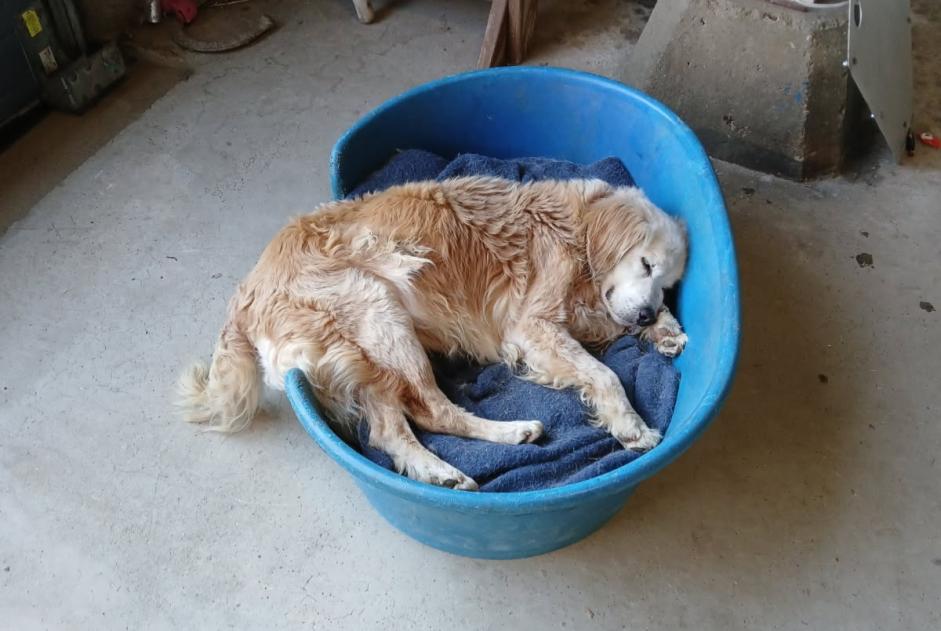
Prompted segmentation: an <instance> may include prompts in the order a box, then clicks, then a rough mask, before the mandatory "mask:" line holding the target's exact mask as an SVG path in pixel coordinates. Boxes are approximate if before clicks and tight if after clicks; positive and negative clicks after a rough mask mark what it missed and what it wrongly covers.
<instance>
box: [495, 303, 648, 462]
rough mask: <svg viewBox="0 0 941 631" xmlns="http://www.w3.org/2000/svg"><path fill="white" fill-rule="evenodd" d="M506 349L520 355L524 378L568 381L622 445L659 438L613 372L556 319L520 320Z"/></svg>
mask: <svg viewBox="0 0 941 631" xmlns="http://www.w3.org/2000/svg"><path fill="white" fill-rule="evenodd" d="M507 342H508V343H509V345H510V347H509V348H508V349H507V351H508V355H510V356H519V357H520V358H521V359H522V360H523V361H524V362H525V363H526V366H527V368H528V371H527V372H526V373H525V374H524V375H523V376H525V377H527V378H528V379H530V380H532V381H535V382H536V383H540V384H543V385H547V386H552V387H553V388H568V387H573V388H576V389H578V391H579V392H580V394H581V396H582V399H583V400H584V401H585V402H586V403H587V404H589V405H590V406H591V407H592V408H593V409H594V412H595V419H594V422H595V423H596V424H597V425H598V426H599V427H603V428H605V429H607V430H608V431H609V432H611V435H612V436H614V437H615V438H616V439H618V441H619V442H620V443H621V444H622V445H624V447H625V449H634V450H637V451H647V450H648V449H650V448H652V447H654V446H655V445H656V444H657V443H659V442H660V432H658V431H656V430H653V429H650V428H649V427H647V425H646V424H645V423H644V421H643V419H641V418H640V416H639V415H638V414H637V412H635V411H634V408H633V407H631V403H630V401H628V399H627V395H626V394H625V393H624V388H623V387H622V386H621V382H620V380H619V379H618V377H617V375H615V374H614V371H612V370H611V369H610V368H608V367H607V366H605V365H604V364H602V363H601V362H600V361H598V360H597V359H595V358H594V357H592V356H591V354H590V353H588V351H586V350H585V349H584V348H582V345H581V344H579V343H578V342H577V341H575V340H574V339H573V338H572V336H570V335H569V334H568V332H567V331H566V330H565V329H564V328H563V327H561V326H560V325H558V324H555V323H553V322H550V321H548V320H544V319H540V318H529V319H527V320H526V321H524V322H522V323H521V324H520V325H519V326H518V327H517V328H516V329H515V330H514V331H513V332H512V333H511V335H510V336H508V338H507Z"/></svg>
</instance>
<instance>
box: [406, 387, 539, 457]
mask: <svg viewBox="0 0 941 631" xmlns="http://www.w3.org/2000/svg"><path fill="white" fill-rule="evenodd" d="M422 399H423V401H422V403H421V404H420V405H412V406H409V413H410V414H411V416H412V420H414V421H415V424H416V425H418V426H419V427H421V428H422V429H424V430H426V431H429V432H437V433H441V434H451V435H452V436H464V437H466V438H477V439H479V440H486V441H489V442H491V443H503V444H506V445H518V444H520V443H531V442H534V441H536V440H538V439H539V437H540V436H542V432H543V427H542V423H540V422H539V421H491V420H488V419H485V418H480V417H479V416H474V415H473V414H471V413H470V412H468V411H467V410H465V409H463V408H461V407H459V406H457V405H455V404H454V403H452V402H451V401H450V400H449V399H448V398H447V397H446V396H445V395H444V393H443V392H441V390H439V389H438V387H437V386H436V385H435V384H434V380H432V381H431V385H430V387H429V386H425V387H424V388H423V396H422Z"/></svg>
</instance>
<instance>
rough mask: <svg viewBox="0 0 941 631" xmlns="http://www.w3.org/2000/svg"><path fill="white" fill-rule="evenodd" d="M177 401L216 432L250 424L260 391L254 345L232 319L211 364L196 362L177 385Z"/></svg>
mask: <svg viewBox="0 0 941 631" xmlns="http://www.w3.org/2000/svg"><path fill="white" fill-rule="evenodd" d="M177 395H178V399H177V405H178V406H179V408H180V409H181V411H182V413H183V418H185V419H186V420H187V421H189V422H191V423H209V424H210V425H209V427H208V429H209V430H210V431H216V432H238V431H241V430H243V429H245V428H247V427H248V426H249V425H250V424H251V422H252V419H253V418H254V417H255V413H256V412H257V411H258V403H259V398H260V395H261V383H260V381H259V374H258V362H257V358H256V353H255V347H254V346H253V345H252V343H251V341H249V339H248V338H247V337H246V336H245V334H244V333H243V332H242V331H241V330H239V328H238V327H237V326H236V325H235V323H233V322H232V321H231V320H230V321H229V322H228V323H226V325H225V327H224V328H223V329H222V333H221V334H220V335H219V342H218V343H217V344H216V350H215V351H214V352H213V354H212V366H211V367H207V366H206V363H205V362H196V363H194V364H193V365H192V366H190V367H189V368H188V369H187V370H186V371H185V372H184V373H183V374H182V375H181V376H180V381H179V383H178V385H177Z"/></svg>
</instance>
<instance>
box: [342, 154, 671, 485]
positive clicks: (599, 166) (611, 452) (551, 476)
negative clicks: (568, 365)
mask: <svg viewBox="0 0 941 631" xmlns="http://www.w3.org/2000/svg"><path fill="white" fill-rule="evenodd" d="M462 175H496V176H499V177H504V178H506V179H509V180H514V181H518V182H530V181H537V180H544V179H572V178H600V179H603V180H605V181H607V182H608V183H610V184H612V185H615V186H633V185H634V180H633V178H631V175H630V173H629V172H628V171H627V169H626V168H625V167H624V165H623V164H622V163H621V161H620V160H618V159H616V158H606V159H604V160H600V161H598V162H595V163H593V164H589V165H577V164H573V163H571V162H564V161H559V160H548V159H545V158H524V159H520V160H498V159H496V158H488V157H485V156H478V155H473V154H464V155H460V156H458V157H457V158H455V159H454V160H452V161H451V162H448V161H447V160H445V159H444V158H441V157H440V156H436V155H435V154H432V153H429V152H427V151H419V150H408V151H402V152H400V153H398V154H396V156H394V157H393V158H392V160H390V161H389V163H388V164H387V165H386V166H385V167H383V168H382V169H380V170H379V171H377V172H376V173H373V174H372V175H371V176H369V177H368V178H367V179H366V181H365V182H363V183H362V184H361V185H360V186H359V187H357V188H356V189H355V190H354V191H353V192H352V193H351V194H350V196H351V197H353V196H358V195H362V194H364V193H369V192H374V191H380V190H384V189H385V188H388V187H389V186H393V185H396V184H403V183H405V182H417V181H421V180H429V179H439V180H442V179H447V178H449V177H459V176H462ZM599 358H600V359H601V361H602V362H604V364H605V365H607V366H608V367H610V368H611V369H612V370H613V371H614V372H615V373H616V374H617V376H618V378H619V379H620V380H621V384H622V385H623V386H624V390H625V392H626V393H627V397H628V399H630V401H631V403H632V404H633V405H634V409H635V410H637V412H638V414H640V415H641V417H642V418H643V419H644V420H645V421H646V422H647V424H648V425H649V426H651V427H654V428H656V429H658V430H660V431H661V432H662V433H665V432H666V429H667V426H668V425H669V423H670V418H671V416H672V415H673V407H674V405H675V404H676V393H677V390H678V389H679V383H680V375H679V373H678V372H677V370H676V368H674V366H673V363H672V362H671V360H670V359H668V358H667V357H664V356H663V355H660V354H659V353H657V352H656V351H654V350H652V349H651V348H650V347H649V345H648V344H646V343H644V342H640V341H638V340H637V339H636V338H633V337H630V336H624V337H622V338H620V339H619V340H617V341H616V342H614V344H612V345H611V346H610V347H608V349H607V350H606V351H605V352H604V353H602V354H601V355H600V356H599ZM432 364H433V366H434V370H435V378H436V379H437V381H438V386H439V387H440V388H441V390H442V391H443V392H444V393H445V394H446V395H447V396H448V398H449V399H451V400H452V401H454V402H455V403H457V404H458V405H460V406H461V407H463V408H464V409H466V410H468V411H469V412H472V413H473V414H476V415H478V416H482V417H484V418H490V419H494V420H502V421H508V420H530V419H534V420H539V421H542V423H543V425H544V426H545V433H544V435H543V436H542V438H540V439H539V441H537V442H536V443H534V444H529V445H498V444H494V443H489V442H485V441H481V440H475V439H470V438H460V437H457V436H448V435H444V434H433V433H431V432H425V431H422V430H420V429H418V428H415V435H416V436H417V437H418V440H419V441H420V442H421V443H422V444H423V445H424V446H425V447H427V448H428V449H430V450H431V451H432V452H433V453H434V454H436V455H437V456H439V457H440V458H442V459H443V460H445V461H446V462H449V463H451V464H452V465H454V466H455V467H457V468H458V469H460V470H461V471H463V472H464V473H465V474H467V475H469V476H471V477H472V478H474V480H476V481H477V483H478V484H479V485H480V490H481V491H532V490H537V489H546V488H551V487H555V486H561V485H564V484H572V483H574V482H579V481H581V480H586V479H588V478H592V477H594V476H597V475H600V474H602V473H606V472H608V471H612V470H614V469H617V468H618V467H620V466H622V465H624V464H626V463H628V462H630V461H632V460H634V459H635V458H637V457H639V456H640V454H638V453H636V452H633V451H627V450H625V449H624V448H622V447H621V445H620V444H619V443H618V442H617V441H616V440H615V439H614V438H612V437H611V435H610V434H608V432H606V431H604V430H601V429H597V428H594V427H592V426H591V425H590V424H589V423H588V419H589V415H590V410H588V409H587V408H586V407H585V405H584V404H583V403H582V402H581V400H580V398H579V396H578V394H577V393H576V392H574V391H573V390H553V389H551V388H546V387H544V386H539V385H536V384H534V383H531V382H529V381H526V380H524V379H520V378H519V377H516V376H515V375H513V373H512V372H511V371H510V369H509V368H507V366H505V365H503V364H493V365H490V366H477V365H473V364H470V363H468V362H466V361H464V360H462V359H456V358H441V357H434V358H432ZM357 435H358V439H359V443H360V450H361V451H362V453H363V454H364V455H365V456H366V457H367V458H369V459H370V460H372V461H373V462H375V463H377V464H379V465H381V466H383V467H386V468H387V469H393V465H392V460H391V458H389V456H387V455H386V454H385V453H383V452H382V451H379V450H377V449H374V448H372V447H370V446H369V426H368V424H367V423H366V422H365V421H364V422H361V423H360V424H359V427H358V432H357Z"/></svg>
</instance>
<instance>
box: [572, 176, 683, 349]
mask: <svg viewBox="0 0 941 631" xmlns="http://www.w3.org/2000/svg"><path fill="white" fill-rule="evenodd" d="M586 198H587V199H586V201H587V203H588V205H587V208H586V213H585V223H586V225H585V237H586V240H585V247H586V254H587V257H588V266H589V269H590V270H591V275H592V279H593V280H594V283H595V285H596V286H597V287H598V289H599V291H600V293H601V301H602V302H603V303H604V305H605V308H606V309H607V311H608V314H609V315H610V316H611V318H613V319H614V321H615V322H617V323H618V324H620V325H622V326H624V327H626V328H627V330H628V332H629V333H632V334H635V333H637V332H638V331H639V330H640V329H641V328H642V327H644V326H647V325H649V324H653V322H654V321H655V320H656V319H657V313H658V312H659V311H660V308H661V307H662V306H663V291H664V290H665V289H669V288H670V287H672V286H673V285H674V284H676V282H677V281H678V280H679V279H680V277H681V276H682V275H683V270H684V268H685V266H686V229H685V226H684V225H683V223H682V222H680V221H678V220H676V219H674V218H673V217H671V216H670V215H668V214H666V213H665V212H663V211H662V210H660V209H659V208H657V207H656V206H654V205H653V203H651V202H650V200H648V199H647V197H646V195H644V194H643V192H641V191H640V189H636V188H617V189H612V188H610V187H604V188H602V189H600V190H599V191H598V192H597V193H595V194H594V195H587V196H586Z"/></svg>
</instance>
